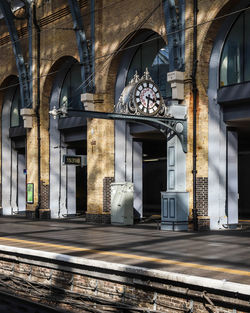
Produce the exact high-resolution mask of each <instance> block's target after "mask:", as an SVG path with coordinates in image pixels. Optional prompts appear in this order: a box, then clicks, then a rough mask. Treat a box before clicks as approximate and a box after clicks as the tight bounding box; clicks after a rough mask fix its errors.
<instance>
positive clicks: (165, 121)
mask: <svg viewBox="0 0 250 313" xmlns="http://www.w3.org/2000/svg"><path fill="white" fill-rule="evenodd" d="M66 116H67V117H73V116H82V117H84V118H99V119H108V120H122V121H127V122H133V123H140V124H146V125H150V126H152V127H154V128H156V129H158V130H160V131H161V132H162V133H163V134H164V135H165V136H166V139H167V140H169V139H171V138H173V136H177V137H178V138H179V140H180V142H181V145H182V149H183V152H185V153H186V152H187V121H186V120H184V119H175V118H165V117H148V116H140V115H129V114H118V113H104V112H95V111H83V110H70V109H68V110H67V112H66Z"/></svg>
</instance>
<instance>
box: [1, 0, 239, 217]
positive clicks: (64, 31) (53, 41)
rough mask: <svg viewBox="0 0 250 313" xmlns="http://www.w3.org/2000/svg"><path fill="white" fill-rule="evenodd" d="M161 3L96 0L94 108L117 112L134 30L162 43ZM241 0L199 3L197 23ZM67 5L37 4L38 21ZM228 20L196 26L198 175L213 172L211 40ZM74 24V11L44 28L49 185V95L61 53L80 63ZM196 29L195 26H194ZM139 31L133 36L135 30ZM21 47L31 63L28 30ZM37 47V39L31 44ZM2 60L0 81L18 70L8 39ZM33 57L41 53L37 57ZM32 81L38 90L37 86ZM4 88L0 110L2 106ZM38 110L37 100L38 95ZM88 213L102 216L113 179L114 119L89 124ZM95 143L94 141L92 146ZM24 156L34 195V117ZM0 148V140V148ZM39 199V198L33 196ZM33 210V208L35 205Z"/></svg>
mask: <svg viewBox="0 0 250 313" xmlns="http://www.w3.org/2000/svg"><path fill="white" fill-rule="evenodd" d="M158 3H160V1H158V0H157V1H152V0H138V1H136V5H135V1H134V0H126V1H122V2H121V1H117V3H116V4H113V5H111V2H110V0H100V1H99V0H98V1H96V16H95V20H96V30H95V37H96V38H95V53H96V61H95V71H96V75H95V82H96V94H97V97H99V98H100V99H102V100H103V103H101V102H96V106H95V108H96V110H98V111H109V112H110V111H112V110H113V106H114V104H115V103H114V93H115V80H116V74H117V70H118V66H119V62H120V57H121V54H115V53H114V52H115V51H117V49H119V48H121V47H122V48H124V47H123V44H124V42H126V41H127V40H128V39H129V38H130V36H131V34H132V33H134V32H135V31H136V32H137V31H139V29H140V28H142V29H151V30H154V31H155V32H157V33H158V34H159V35H161V36H162V37H163V38H164V39H165V40H167V39H166V31H165V20H164V14H163V10H162V8H161V7H160V8H158V9H156V10H155V12H154V14H153V15H152V16H151V17H149V18H148V19H146V18H147V17H148V16H149V13H150V12H151V11H153V10H154V8H155V7H156V6H157V5H158ZM235 3H237V1H228V0H214V1H205V0H199V1H198V6H199V13H198V23H203V22H204V21H206V20H212V19H214V18H215V17H217V16H219V15H221V14H224V13H226V12H227V10H228V9H229V8H230V6H232V5H233V4H235ZM67 6H68V1H67V0H53V1H48V2H44V1H42V0H39V1H38V12H37V15H38V18H39V19H41V18H44V17H46V16H47V17H48V16H49V15H50V14H51V13H53V12H55V11H58V10H60V9H63V8H65V7H67ZM89 11H90V8H89V7H88V8H86V7H85V8H83V9H82V14H83V16H84V25H85V28H86V33H87V38H90V14H89ZM222 23H223V19H222V20H219V21H217V22H213V23H211V22H210V23H206V24H204V25H201V26H198V71H197V83H198V91H199V96H198V106H197V171H198V172H197V176H198V177H207V176H208V98H207V87H208V67H209V58H210V55H211V49H212V46H213V40H214V38H215V36H216V34H217V32H218V29H219V27H220V26H221V24H222ZM16 24H17V28H18V29H20V28H21V27H23V26H24V25H25V22H23V21H16ZM192 25H193V7H192V1H186V28H187V31H186V34H185V37H186V44H185V46H186V50H185V100H184V101H183V104H185V105H187V107H188V153H187V191H189V192H190V208H192V197H193V196H192V187H193V186H192V183H193V180H192V163H193V160H192V140H193V134H192V132H193V130H192V128H193V121H192V111H193V107H192V85H191V80H190V76H191V73H192V56H193V54H192V49H193V39H192V36H193V30H192V27H191V26H192ZM0 27H1V33H0V42H1V38H2V37H4V36H6V35H8V31H7V28H6V26H5V24H4V21H3V20H2V21H0ZM72 27H73V23H72V18H71V16H70V14H68V15H65V16H61V17H60V15H59V17H58V19H55V20H53V21H52V22H51V23H50V24H47V25H44V26H43V27H42V32H41V70H40V75H41V109H40V115H41V155H42V159H41V181H43V182H44V184H46V185H48V184H49V131H48V129H49V119H48V110H49V100H50V95H51V90H52V86H53V79H54V78H55V77H56V74H57V72H58V70H59V68H60V65H61V64H60V62H58V60H59V59H60V58H62V57H64V56H71V57H74V58H75V59H77V60H79V57H78V50H77V45H76V39H75V34H74V31H73V30H72ZM190 27H191V28H190ZM135 34H136V33H135ZM21 44H22V48H23V51H24V55H25V61H26V62H27V60H28V59H27V56H28V45H27V34H26V35H25V36H24V38H22V40H21ZM34 45H35V42H34ZM0 55H1V60H4V62H1V66H0V86H3V85H2V84H3V82H4V80H5V79H6V78H7V77H8V76H10V75H17V70H16V65H15V58H14V55H13V52H12V46H11V43H10V42H8V43H6V44H4V45H0ZM35 57H36V56H35ZM35 84H36V81H34V88H36V85H35ZM3 95H4V90H2V91H1V90H0V108H1V106H2V100H3ZM33 100H34V107H35V106H36V103H37V99H36V97H35V96H34V99H33ZM87 138H88V212H89V213H96V214H100V213H102V204H103V203H102V201H103V194H102V193H103V189H102V188H103V186H102V184H103V178H104V177H107V176H108V177H110V176H114V123H113V122H112V121H107V120H94V119H93V120H89V121H88V134H87ZM94 143H95V144H94ZM27 144H28V146H27V153H28V155H27V161H28V176H27V179H28V182H34V184H35V191H36V192H35V194H37V189H36V188H37V166H38V164H37V125H36V119H34V128H33V129H32V130H31V131H28V133H27ZM0 149H1V145H0ZM35 200H36V201H37V198H35ZM32 208H34V206H33V207H32Z"/></svg>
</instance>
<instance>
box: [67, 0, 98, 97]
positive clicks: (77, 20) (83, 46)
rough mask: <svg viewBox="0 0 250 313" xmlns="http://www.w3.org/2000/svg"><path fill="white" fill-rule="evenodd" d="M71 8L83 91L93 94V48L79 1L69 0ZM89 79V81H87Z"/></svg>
mask: <svg viewBox="0 0 250 313" xmlns="http://www.w3.org/2000/svg"><path fill="white" fill-rule="evenodd" d="M68 2H69V7H70V11H71V15H72V19H73V23H74V30H75V34H76V40H77V46H78V51H79V57H80V63H81V76H82V81H83V82H86V83H84V84H83V88H82V91H83V93H86V92H93V89H94V84H93V79H92V75H91V74H92V72H93V65H92V61H91V47H90V46H89V45H88V42H87V39H86V34H85V30H84V27H83V22H82V16H81V11H80V8H79V5H78V1H77V0H68ZM87 79H89V80H88V81H86V80H87Z"/></svg>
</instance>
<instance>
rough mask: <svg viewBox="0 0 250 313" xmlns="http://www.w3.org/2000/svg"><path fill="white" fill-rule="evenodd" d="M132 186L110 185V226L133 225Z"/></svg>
mask: <svg viewBox="0 0 250 313" xmlns="http://www.w3.org/2000/svg"><path fill="white" fill-rule="evenodd" d="M133 200H134V185H133V183H130V182H121V183H112V184H111V224H120V225H133V222H134V209H133Z"/></svg>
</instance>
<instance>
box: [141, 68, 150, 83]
mask: <svg viewBox="0 0 250 313" xmlns="http://www.w3.org/2000/svg"><path fill="white" fill-rule="evenodd" d="M143 79H146V80H152V77H151V76H150V74H149V71H148V68H147V67H146V70H145V72H144V75H143Z"/></svg>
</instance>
